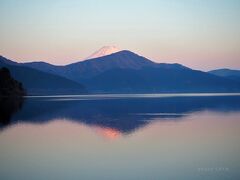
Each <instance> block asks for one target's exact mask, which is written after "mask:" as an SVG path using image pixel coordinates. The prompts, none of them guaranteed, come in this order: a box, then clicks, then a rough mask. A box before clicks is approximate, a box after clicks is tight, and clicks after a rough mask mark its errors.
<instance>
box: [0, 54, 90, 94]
mask: <svg viewBox="0 0 240 180" xmlns="http://www.w3.org/2000/svg"><path fill="white" fill-rule="evenodd" d="M12 62H13V61H10V60H8V59H6V58H4V57H2V56H1V57H0V67H6V68H8V69H9V70H10V72H11V74H12V76H13V78H14V79H16V80H17V81H19V82H21V83H22V85H23V87H25V88H26V90H27V94H28V95H46V94H72V93H77V94H79V93H85V92H86V90H85V88H84V86H83V85H81V84H79V83H76V82H74V81H71V80H69V79H66V78H63V77H59V76H56V75H53V74H50V73H45V72H42V71H39V70H36V69H32V68H29V67H25V66H23V65H19V64H18V63H12ZM13 64H14V65H13Z"/></svg>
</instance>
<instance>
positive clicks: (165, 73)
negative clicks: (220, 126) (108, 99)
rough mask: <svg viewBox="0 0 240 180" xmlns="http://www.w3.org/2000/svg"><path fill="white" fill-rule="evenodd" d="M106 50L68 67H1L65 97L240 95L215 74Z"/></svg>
mask: <svg viewBox="0 0 240 180" xmlns="http://www.w3.org/2000/svg"><path fill="white" fill-rule="evenodd" d="M106 48H107V47H105V48H104V51H106V52H107V53H110V54H109V55H105V56H102V53H100V56H101V57H96V58H93V59H88V60H84V61H80V62H77V63H72V64H68V65H64V66H56V65H52V64H49V63H46V62H31V63H16V62H14V61H10V60H8V59H6V58H4V57H1V58H0V66H4V65H5V66H8V67H9V68H10V70H11V71H12V73H13V75H15V76H16V78H17V79H18V80H19V81H21V82H23V85H25V86H26V88H27V89H32V88H34V89H35V91H36V89H42V91H44V89H52V92H53V93H54V89H62V90H63V93H71V91H73V92H74V91H76V92H77V90H76V89H79V93H84V92H86V91H85V90H84V89H87V90H88V92H89V93H177V92H181V93H185V92H196V93H198V92H199V93H200V92H240V81H238V80H237V79H235V78H226V77H225V76H224V77H222V75H221V74H217V73H216V72H214V71H210V72H203V71H198V70H193V69H190V68H188V67H185V66H183V65H181V64H167V63H155V62H153V61H151V60H149V59H147V58H145V57H142V56H139V55H137V54H135V53H133V52H131V51H128V50H123V51H117V52H114V51H115V50H116V49H113V53H111V51H112V49H110V50H107V49H106ZM96 56H97V55H96ZM84 87H85V88H84ZM67 89H68V90H67ZM70 89H71V91H70ZM30 92H31V91H30ZM39 92H41V91H39Z"/></svg>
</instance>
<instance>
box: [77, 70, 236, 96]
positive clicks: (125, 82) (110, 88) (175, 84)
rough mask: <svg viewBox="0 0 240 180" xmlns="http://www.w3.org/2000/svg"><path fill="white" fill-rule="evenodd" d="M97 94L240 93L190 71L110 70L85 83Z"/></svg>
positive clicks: (226, 83)
mask: <svg viewBox="0 0 240 180" xmlns="http://www.w3.org/2000/svg"><path fill="white" fill-rule="evenodd" d="M82 82H83V83H84V84H85V85H86V86H87V87H88V88H89V89H90V90H92V91H94V92H98V93H104V92H108V93H179V92H181V93H190V92H195V93H201V92H205V93H207V92H240V83H237V82H234V81H232V80H227V79H225V78H221V77H217V76H214V75H209V74H207V73H205V72H201V71H196V70H191V69H181V68H178V69H175V68H164V67H154V68H152V67H147V68H142V69H139V70H134V69H112V70H109V71H106V72H104V73H102V74H100V75H98V76H96V77H94V78H91V79H90V80H87V81H85V82H84V81H82Z"/></svg>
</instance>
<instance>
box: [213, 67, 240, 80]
mask: <svg viewBox="0 0 240 180" xmlns="http://www.w3.org/2000/svg"><path fill="white" fill-rule="evenodd" d="M209 73H211V74H214V75H216V76H221V77H225V78H228V79H232V80H235V81H238V82H240V70H232V69H216V70H212V71H209Z"/></svg>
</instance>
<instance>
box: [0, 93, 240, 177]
mask: <svg viewBox="0 0 240 180" xmlns="http://www.w3.org/2000/svg"><path fill="white" fill-rule="evenodd" d="M1 103H2V104H1V108H0V113H1V115H0V119H1V122H0V179H1V180H28V179H34V180H35V179H36V180H46V179H58V180H61V179H69V180H75V179H76V180H79V179H83V180H85V179H87V180H88V179H111V180H114V179H136V180H139V179H144V180H152V179H153V180H155V179H156V180H157V179H183V180H186V179H199V180H200V179H209V180H215V179H216V180H220V179H224V180H225V179H233V180H235V179H240V156H239V153H240V94H128V95H121V94H115V95H79V96H78V95H75V96H71V95H67V96H31V97H26V98H25V99H24V100H22V99H21V100H11V101H8V100H5V101H2V102H1Z"/></svg>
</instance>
